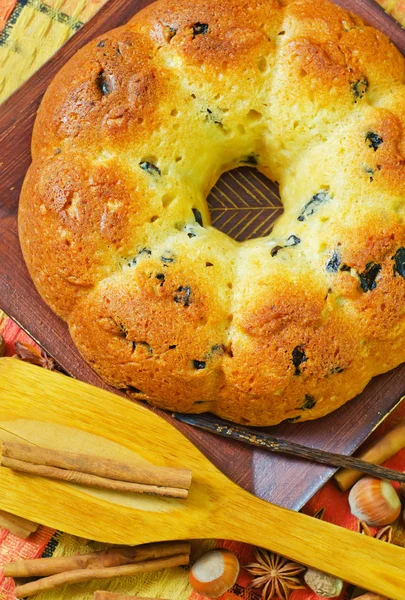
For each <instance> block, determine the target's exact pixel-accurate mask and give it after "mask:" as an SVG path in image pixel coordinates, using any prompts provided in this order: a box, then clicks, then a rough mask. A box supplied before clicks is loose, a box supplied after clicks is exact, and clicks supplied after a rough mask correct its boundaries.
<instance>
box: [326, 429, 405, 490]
mask: <svg viewBox="0 0 405 600" xmlns="http://www.w3.org/2000/svg"><path fill="white" fill-rule="evenodd" d="M402 448H405V421H402V422H401V423H399V424H398V425H397V426H396V427H394V428H393V429H391V430H390V431H388V432H387V433H386V434H385V435H384V436H383V437H382V438H380V439H379V440H377V441H376V442H374V443H373V444H372V445H371V446H369V447H368V448H367V449H366V450H365V451H363V452H361V453H360V454H359V457H358V458H361V459H362V460H365V461H366V462H369V463H372V464H375V465H381V464H382V463H383V462H384V461H386V460H387V459H388V458H391V456H394V454H396V453H397V452H399V451H400V450H402ZM362 476H363V473H361V472H359V471H355V470H353V469H340V470H339V471H337V473H335V475H334V479H335V481H336V483H337V485H338V487H339V488H340V489H341V490H342V491H344V492H345V491H346V490H348V489H349V488H351V487H352V486H353V485H354V484H355V483H356V481H358V480H359V479H360V478H361V477H362Z"/></svg>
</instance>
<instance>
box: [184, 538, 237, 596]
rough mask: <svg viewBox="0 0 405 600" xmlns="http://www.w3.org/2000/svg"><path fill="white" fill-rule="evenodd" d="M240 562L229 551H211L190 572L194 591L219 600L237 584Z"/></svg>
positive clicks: (201, 557)
mask: <svg viewBox="0 0 405 600" xmlns="http://www.w3.org/2000/svg"><path fill="white" fill-rule="evenodd" d="M238 574H239V561H238V559H237V558H236V556H235V555H234V554H233V553H232V552H230V551H229V550H224V549H218V550H211V551H210V552H207V553H206V554H203V555H202V556H200V558H199V559H198V560H197V561H196V562H195V563H194V565H193V566H192V568H191V571H190V584H191V587H192V588H193V590H195V591H196V592H198V593H199V594H201V595H203V596H207V597H208V598H218V597H219V596H221V595H222V594H224V593H225V592H226V591H228V590H229V589H230V588H231V587H232V586H233V585H234V583H235V581H236V579H237V577H238Z"/></svg>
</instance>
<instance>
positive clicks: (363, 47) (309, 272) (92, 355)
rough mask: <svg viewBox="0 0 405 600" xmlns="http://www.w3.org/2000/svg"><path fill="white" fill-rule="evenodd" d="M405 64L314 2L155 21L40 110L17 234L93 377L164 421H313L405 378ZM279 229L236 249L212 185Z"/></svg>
mask: <svg viewBox="0 0 405 600" xmlns="http://www.w3.org/2000/svg"><path fill="white" fill-rule="evenodd" d="M404 82H405V61H404V58H403V57H402V56H401V54H400V53H399V52H398V51H397V50H396V48H395V47H394V46H393V45H392V43H391V42H390V41H389V40H388V39H387V38H386V37H385V36H384V35H383V34H381V33H380V32H379V31H376V30H375V29H373V28H372V27H370V26H368V25H366V24H365V23H364V22H363V21H362V20H361V19H359V18H358V17H356V16H354V15H353V14H350V13H348V12H346V11H345V10H343V9H341V8H339V7H337V6H335V5H333V4H331V3H330V2H328V1H327V0H250V1H249V2H248V3H246V2H245V1H242V0H216V1H215V2H212V1H211V0H193V2H190V1H189V0H158V2H156V3H154V4H151V5H149V6H148V7H147V8H145V9H143V10H142V11H141V12H139V13H138V14H136V15H135V16H134V18H133V19H132V20H131V21H129V23H128V24H127V25H125V26H123V27H120V28H118V29H115V30H113V31H110V32H109V33H106V34H105V35H102V36H101V37H99V38H98V39H96V40H94V41H92V42H90V43H89V44H87V45H86V46H85V47H84V48H82V49H81V50H80V51H79V52H78V53H77V54H76V55H75V56H74V57H73V58H72V59H71V60H70V61H69V62H68V63H67V64H66V65H65V66H64V67H63V69H62V70H61V71H60V72H59V74H58V75H57V76H56V78H55V79H54V81H53V82H52V84H51V85H50V87H49V89H48V91H47V92H46V94H45V96H44V99H43V101H42V104H41V106H40V109H39V112H38V116H37V119H36V123H35V129H34V134H33V140H32V158H33V162H32V164H31V166H30V168H29V171H28V173H27V176H26V178H25V182H24V186H23V191H22V194H21V201H20V208H19V234H20V240H21V246H22V250H23V253H24V257H25V260H26V263H27V265H28V268H29V271H30V273H31V276H32V278H33V280H34V282H35V285H36V287H37V289H38V291H39V293H40V294H41V296H42V297H43V299H44V300H45V301H46V302H47V303H48V304H49V306H50V307H51V308H52V309H53V310H54V311H55V312H56V313H57V314H58V315H60V316H61V317H62V319H64V320H65V321H66V322H67V323H68V325H69V329H70V332H71V335H72V337H73V340H74V342H75V344H76V345H77V347H78V349H79V350H80V352H81V353H82V355H83V356H84V358H85V359H86V360H87V362H88V363H89V364H90V365H91V366H92V367H93V368H94V369H95V370H96V371H97V372H98V373H99V374H100V375H101V377H102V378H103V379H104V380H105V381H107V382H108V383H110V384H111V385H113V386H115V387H117V388H121V389H126V390H127V391H128V392H129V393H130V394H131V395H133V396H134V397H136V398H139V399H143V400H147V401H148V402H150V403H152V404H154V405H156V406H160V407H162V408H166V409H170V410H176V411H182V412H195V413H199V412H205V411H210V412H213V413H216V414H217V415H220V416H222V417H225V418H227V419H231V420H232V421H236V422H239V423H249V424H252V425H271V424H275V423H278V422H280V421H282V420H284V419H290V420H292V421H298V420H301V421H302V420H306V419H315V418H317V417H321V416H323V415H325V414H327V413H329V412H331V411H333V410H335V409H336V408H338V407H339V406H341V405H342V404H344V403H345V402H347V401H348V400H350V399H351V398H353V397H354V396H356V394H358V393H359V392H361V390H363V388H364V387H365V386H366V384H367V383H368V382H369V380H370V379H371V378H372V377H373V376H375V375H377V374H379V373H383V372H385V371H388V370H389V369H392V368H394V367H396V366H397V365H398V364H399V363H401V362H402V361H404V360H405V141H404V127H405V84H404ZM246 164H250V165H255V166H256V167H257V169H258V170H259V171H260V172H261V173H263V174H264V175H265V176H267V177H268V178H270V179H272V180H274V181H277V182H278V183H279V186H280V194H281V198H282V201H283V206H284V213H283V214H282V216H281V217H280V218H278V220H277V222H276V224H275V226H274V229H273V231H272V233H271V235H269V236H268V237H265V238H260V239H253V240H249V241H246V242H243V243H238V242H236V241H235V240H233V239H231V238H230V237H228V236H227V235H225V234H224V233H222V232H221V231H219V230H217V229H215V228H214V227H212V226H211V225H210V214H209V210H208V208H207V203H206V197H207V194H208V192H209V190H210V189H211V187H212V186H213V185H214V184H215V182H216V181H217V180H218V178H219V177H220V175H221V174H222V173H224V172H225V171H227V170H230V169H233V168H235V167H237V166H240V165H246Z"/></svg>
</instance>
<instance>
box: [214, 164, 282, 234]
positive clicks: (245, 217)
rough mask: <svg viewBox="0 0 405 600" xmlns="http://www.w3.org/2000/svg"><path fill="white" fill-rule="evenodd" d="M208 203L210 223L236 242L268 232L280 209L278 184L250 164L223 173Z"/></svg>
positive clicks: (279, 213)
mask: <svg viewBox="0 0 405 600" xmlns="http://www.w3.org/2000/svg"><path fill="white" fill-rule="evenodd" d="M207 202H208V206H209V209H210V214H211V221H212V225H213V226H214V227H216V228H217V229H219V230H220V231H223V232H224V233H226V234H227V235H229V236H230V237H232V238H233V239H235V240H237V241H238V242H243V241H244V240H249V239H252V238H258V237H263V236H266V235H269V234H270V232H271V230H272V229H273V224H274V221H275V220H276V219H277V218H278V217H279V216H280V215H281V214H282V212H283V206H282V204H281V200H280V195H279V191H278V185H277V184H275V183H274V182H272V181H270V180H269V179H267V177H265V176H264V175H262V174H261V173H259V171H257V169H253V168H251V167H239V168H238V169H232V170H231V171H227V172H226V173H224V174H223V175H222V176H221V177H220V178H219V179H218V181H217V183H216V184H215V186H214V187H213V188H212V190H211V191H210V193H209V196H208V198H207Z"/></svg>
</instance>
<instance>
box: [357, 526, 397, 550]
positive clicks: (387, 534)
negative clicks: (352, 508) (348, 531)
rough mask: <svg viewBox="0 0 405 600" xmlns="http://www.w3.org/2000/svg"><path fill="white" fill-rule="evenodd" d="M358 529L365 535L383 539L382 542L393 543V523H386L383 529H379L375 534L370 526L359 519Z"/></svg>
mask: <svg viewBox="0 0 405 600" xmlns="http://www.w3.org/2000/svg"><path fill="white" fill-rule="evenodd" d="M357 531H358V532H359V533H362V534H363V535H367V536H369V537H374V538H375V539H376V540H381V541H382V542H387V544H391V542H392V527H391V525H386V526H385V527H383V528H382V529H379V530H378V531H377V532H376V533H375V534H374V535H373V534H372V533H371V531H370V528H369V526H368V525H367V523H365V522H364V521H359V522H358V523H357Z"/></svg>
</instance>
